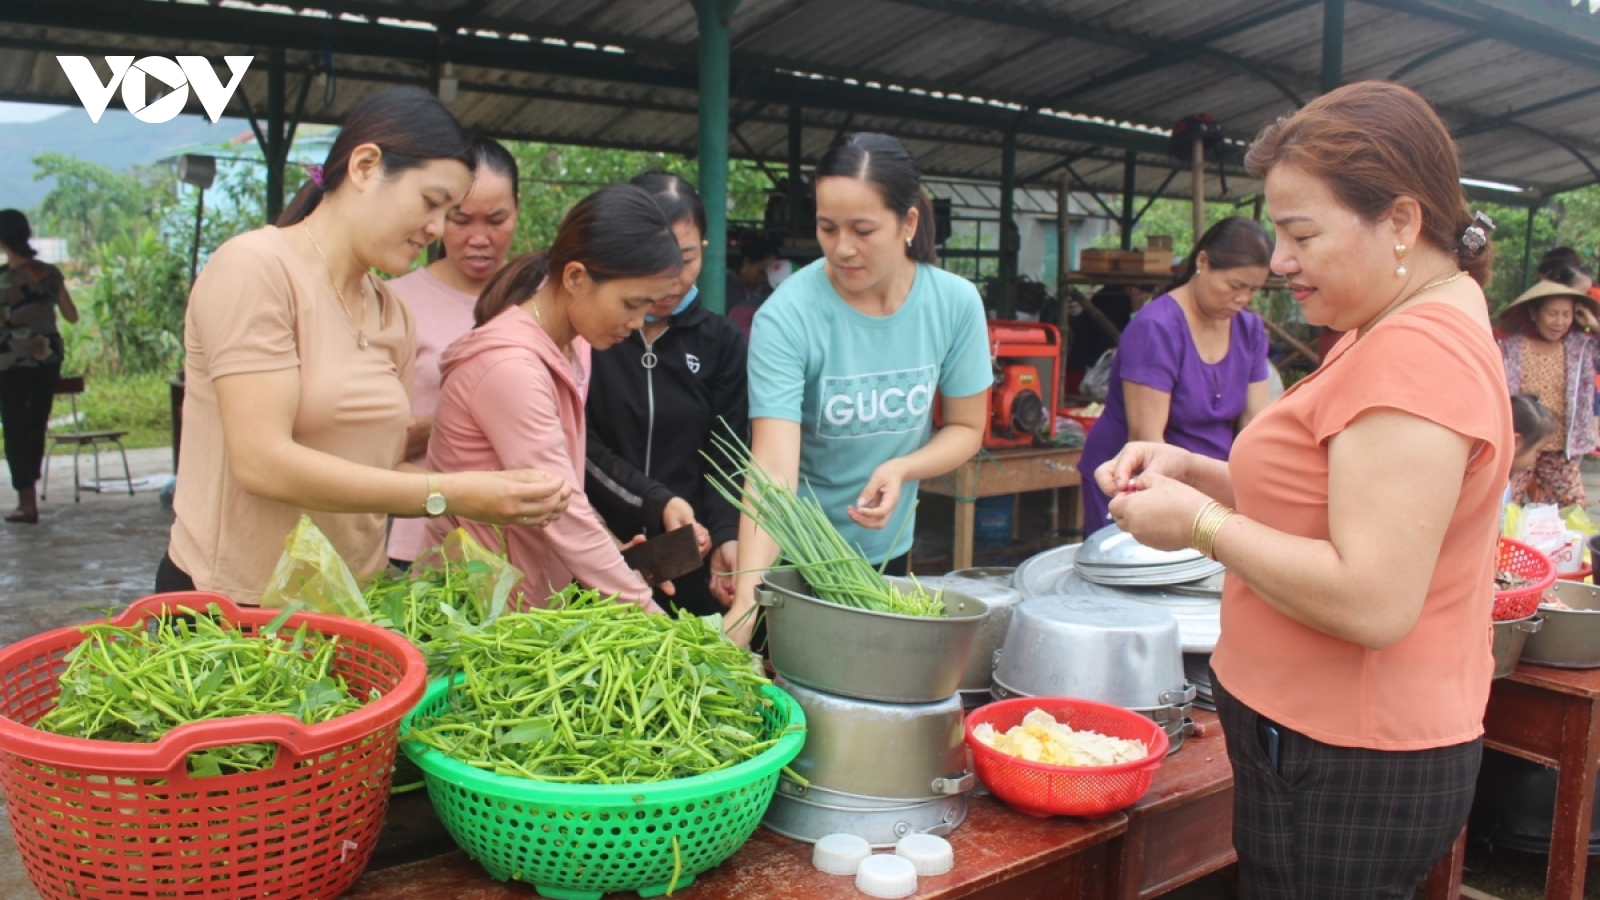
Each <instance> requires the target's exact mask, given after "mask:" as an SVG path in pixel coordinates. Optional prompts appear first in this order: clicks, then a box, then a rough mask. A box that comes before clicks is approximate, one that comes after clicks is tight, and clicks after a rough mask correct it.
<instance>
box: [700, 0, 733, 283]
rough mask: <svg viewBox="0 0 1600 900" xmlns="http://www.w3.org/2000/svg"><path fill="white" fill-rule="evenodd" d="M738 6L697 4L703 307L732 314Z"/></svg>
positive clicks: (712, 1) (714, 0) (709, 0)
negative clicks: (733, 65)
mask: <svg viewBox="0 0 1600 900" xmlns="http://www.w3.org/2000/svg"><path fill="white" fill-rule="evenodd" d="M738 6H739V0H698V12H699V14H700V185H699V187H700V199H701V200H702V201H704V203H705V207H706V241H707V244H706V254H705V265H704V267H703V268H702V269H701V270H700V303H701V304H702V305H703V306H705V308H706V309H709V310H711V311H712V312H717V313H720V312H726V311H727V303H728V298H727V285H728V274H727V273H728V92H729V87H730V81H731V78H730V75H729V66H730V57H731V56H732V51H731V49H730V47H729V35H728V22H729V21H730V20H731V19H732V18H733V11H734V10H735V9H737V8H738Z"/></svg>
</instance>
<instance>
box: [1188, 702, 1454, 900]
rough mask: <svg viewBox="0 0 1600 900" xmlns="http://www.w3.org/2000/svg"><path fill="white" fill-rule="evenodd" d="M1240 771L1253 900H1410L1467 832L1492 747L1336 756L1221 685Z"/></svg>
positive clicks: (1237, 784)
mask: <svg viewBox="0 0 1600 900" xmlns="http://www.w3.org/2000/svg"><path fill="white" fill-rule="evenodd" d="M1211 685H1212V690H1213V692H1214V696H1215V698H1216V704H1217V715H1218V716H1219V717H1220V718H1221V720H1222V731H1223V736H1224V737H1225V738H1226V740H1227V746H1228V758H1229V760H1230V761H1231V762H1232V764H1233V786H1234V794H1233V844H1234V849H1235V850H1237V851H1238V854H1239V896H1240V897H1242V898H1244V900H1258V898H1272V900H1279V898H1283V900H1346V898H1348V900H1372V898H1404V900H1409V898H1411V897H1412V895H1413V893H1414V892H1415V890H1416V887H1417V885H1418V884H1420V883H1421V882H1422V879H1423V878H1424V877H1426V876H1427V874H1428V870H1429V869H1430V868H1432V867H1433V864H1434V863H1435V862H1437V861H1438V860H1439V857H1441V856H1443V855H1444V853H1445V851H1446V850H1448V849H1449V848H1450V845H1451V843H1452V842H1453V841H1455V839H1456V836H1457V835H1458V834H1460V833H1461V829H1462V827H1463V826H1464V825H1466V822H1467V812H1468V811H1469V810H1470V809H1471V807H1472V794H1473V789H1474V787H1475V783H1476V779H1477V773H1478V761H1479V759H1480V757H1481V756H1482V754H1483V741H1482V740H1475V741H1469V742H1467V743H1465V744H1457V745H1455V746H1452V747H1440V748H1437V749H1433V750H1415V751H1389V750H1369V749H1364V748H1352V747H1335V746H1333V745H1331V744H1324V743H1322V742H1321V741H1317V740H1313V739H1312V738H1309V737H1306V736H1305V735H1303V734H1299V733H1297V732H1294V731H1290V730H1289V729H1287V728H1283V727H1282V726H1278V727H1279V733H1280V735H1281V737H1280V740H1279V759H1278V767H1277V768H1276V769H1275V768H1274V767H1273V766H1272V765H1271V763H1270V762H1269V761H1268V759H1267V754H1266V750H1265V749H1264V748H1263V746H1262V742H1261V739H1260V737H1259V732H1258V729H1257V725H1258V723H1259V722H1261V721H1262V716H1260V714H1258V713H1257V712H1256V711H1255V710H1253V709H1251V708H1249V707H1248V706H1245V705H1244V704H1243V703H1241V702H1239V700H1237V699H1236V698H1234V697H1233V695H1231V694H1229V693H1228V692H1227V691H1226V690H1225V689H1224V688H1223V685H1222V683H1221V682H1220V681H1218V680H1217V676H1216V673H1214V672H1213V673H1212V675H1211Z"/></svg>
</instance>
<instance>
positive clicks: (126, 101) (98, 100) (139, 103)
mask: <svg viewBox="0 0 1600 900" xmlns="http://www.w3.org/2000/svg"><path fill="white" fill-rule="evenodd" d="M223 59H224V60H226V61H227V63H228V71H229V72H231V73H232V77H231V78H230V79H229V81H228V84H227V85H226V86H224V85H223V84H222V80H221V79H219V78H217V73H216V72H215V71H214V70H213V69H212V68H211V63H210V62H209V61H208V60H207V59H206V58H205V57H204V56H180V57H178V58H177V60H176V61H174V60H171V59H168V58H167V57H165V56H146V57H142V58H140V59H139V61H138V62H134V59H133V57H131V56H108V57H106V65H107V66H109V67H110V68H111V80H110V81H108V82H105V83H101V81H100V75H99V73H97V72H95V70H94V64H93V63H91V62H89V57H87V56H57V57H56V61H57V62H59V63H61V70H62V71H63V72H66V73H67V80H68V81H70V82H72V89H73V90H74V91H77V92H78V99H79V100H81V101H83V108H84V109H85V110H88V112H89V119H90V121H92V122H97V123H98V122H99V121H100V117H101V116H102V115H104V114H105V111H106V106H107V105H108V104H109V103H110V102H111V95H113V94H115V93H116V92H117V87H118V86H119V85H120V86H121V87H122V103H123V105H125V106H127V107H128V112H131V113H133V115H134V117H135V118H137V119H138V120H139V121H141V122H149V123H150V124H152V125H156V124H160V123H162V122H168V121H171V120H172V119H173V117H175V116H177V115H178V113H181V112H183V108H184V106H186V105H188V103H189V90H190V89H191V88H193V89H194V95H195V96H196V97H198V98H199V99H200V105H201V106H203V107H205V111H206V115H207V116H208V117H210V119H211V121H212V122H216V121H217V120H218V119H220V118H222V113H223V111H224V110H225V109H227V107H228V101H229V100H230V99H231V98H232V97H233V92H234V91H235V90H237V89H238V87H239V82H241V81H243V80H244V73H245V70H247V69H249V68H250V63H251V61H253V60H254V59H255V57H253V56H224V57H223ZM152 78H153V79H155V80H156V81H158V82H160V83H161V84H162V85H164V86H165V89H166V94H165V95H164V96H161V97H158V98H157V99H155V100H153V101H151V100H148V99H147V98H148V97H149V96H150V93H151V92H150V90H149V85H148V82H149V79H152ZM158 90H159V88H158Z"/></svg>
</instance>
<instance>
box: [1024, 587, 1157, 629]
mask: <svg viewBox="0 0 1600 900" xmlns="http://www.w3.org/2000/svg"><path fill="white" fill-rule="evenodd" d="M1017 619H1023V620H1026V621H1028V622H1029V623H1030V624H1036V625H1039V626H1041V627H1045V628H1049V629H1050V630H1070V631H1105V632H1118V633H1123V634H1126V633H1132V632H1148V633H1160V632H1169V631H1170V632H1173V633H1176V632H1177V630H1178V620H1177V619H1175V618H1174V617H1173V616H1172V614H1171V613H1169V612H1166V611H1165V610H1160V609H1156V608H1155V607H1153V606H1150V605H1148V604H1144V603H1140V602H1138V601H1136V600H1127V599H1123V598H1120V597H1091V596H1088V595H1086V594H1047V595H1045V596H1043V597H1033V598H1031V599H1028V600H1024V601H1023V602H1022V603H1021V604H1020V605H1019V606H1018V607H1017V609H1016V611H1015V612H1014V613H1013V621H1014V622H1015V621H1016V620H1017ZM1015 627H1016V626H1015V625H1013V628H1015Z"/></svg>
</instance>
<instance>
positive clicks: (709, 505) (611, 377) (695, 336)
mask: <svg viewBox="0 0 1600 900" xmlns="http://www.w3.org/2000/svg"><path fill="white" fill-rule="evenodd" d="M592 366H593V374H592V375H591V377H590V382H589V399H588V403H587V405H586V409H587V412H588V422H589V436H588V437H589V449H588V459H587V460H586V463H585V469H586V470H587V471H586V477H585V479H584V491H585V492H586V493H587V494H588V497H589V502H590V503H592V504H593V505H594V508H595V509H596V510H597V511H598V512H599V513H600V516H601V517H602V518H603V519H605V523H606V526H607V527H609V528H610V529H611V531H612V532H613V533H614V534H616V535H617V536H618V537H620V538H622V539H623V540H627V539H628V538H631V537H633V536H634V535H636V534H641V533H642V534H646V535H649V536H652V537H653V536H655V535H658V534H660V533H661V532H662V527H661V512H662V510H663V509H665V508H666V505H667V502H668V501H670V500H671V499H672V498H673V497H682V498H683V499H685V500H687V501H688V502H689V505H690V506H691V507H693V508H694V513H695V518H696V519H697V520H698V521H699V522H700V524H702V525H704V526H705V527H706V530H707V531H709V532H710V533H711V543H712V546H713V547H715V546H718V545H720V544H722V543H724V542H726V541H731V540H735V539H737V538H738V536H739V513H738V511H736V510H735V509H734V508H733V507H732V506H731V505H729V504H728V502H727V501H725V500H723V499H722V497H721V496H720V495H718V494H717V492H716V491H714V490H713V489H712V488H711V486H710V485H708V484H707V483H706V479H705V475H706V472H707V471H709V468H708V464H707V463H706V461H705V459H704V458H703V457H702V456H701V455H700V454H701V452H702V451H704V452H706V453H711V454H713V455H714V457H715V458H717V459H718V460H720V461H721V464H722V465H723V466H724V467H726V468H727V470H728V471H733V464H732V463H731V462H729V461H727V460H726V459H725V458H724V457H723V456H722V455H721V454H718V453H716V451H715V450H714V449H713V448H712V445H711V435H712V433H713V428H715V429H717V430H718V432H720V433H723V434H726V432H723V431H721V429H722V425H721V424H720V423H719V422H718V419H719V418H721V419H725V420H726V421H727V423H728V425H729V426H731V427H732V428H733V430H734V433H735V434H737V435H738V436H739V437H740V439H741V440H748V439H749V438H748V433H749V428H750V401H749V397H748V396H747V395H746V392H745V384H746V382H745V342H744V336H743V335H742V334H740V333H739V328H738V326H736V325H734V324H733V323H732V322H730V321H728V320H727V319H726V318H724V317H723V316H720V315H717V314H716V313H712V312H708V311H707V310H705V309H703V308H702V307H701V306H700V304H699V302H698V301H697V302H695V303H694V304H692V305H691V306H690V307H689V308H688V309H686V310H684V311H683V312H681V313H679V314H678V315H676V316H673V317H672V320H671V322H670V323H669V324H668V325H667V330H666V331H663V332H662V333H661V334H660V335H659V336H658V337H657V338H656V340H655V342H654V345H653V346H646V344H645V341H644V335H643V333H642V332H639V331H635V332H634V333H633V334H631V335H629V336H628V339H627V340H625V341H623V342H621V343H619V344H617V345H615V346H613V347H612V348H610V349H609V350H604V351H595V353H594V355H593V363H592Z"/></svg>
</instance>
